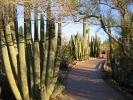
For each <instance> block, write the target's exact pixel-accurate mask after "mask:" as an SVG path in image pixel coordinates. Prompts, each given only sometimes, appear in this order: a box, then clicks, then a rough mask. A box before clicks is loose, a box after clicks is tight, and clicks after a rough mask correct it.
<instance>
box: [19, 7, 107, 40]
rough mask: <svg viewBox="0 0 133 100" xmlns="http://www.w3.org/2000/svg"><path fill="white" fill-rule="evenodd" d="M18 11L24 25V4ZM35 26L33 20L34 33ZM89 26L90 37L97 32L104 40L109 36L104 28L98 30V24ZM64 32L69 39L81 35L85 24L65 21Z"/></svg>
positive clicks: (20, 20) (21, 23)
mask: <svg viewBox="0 0 133 100" xmlns="http://www.w3.org/2000/svg"><path fill="white" fill-rule="evenodd" d="M17 11H18V26H24V15H23V11H24V8H23V7H22V6H18V7H17ZM33 16H34V14H33V13H31V19H32V20H34V17H33ZM33 28H34V22H33V21H32V33H34V30H33ZM88 28H89V29H90V32H89V35H90V37H91V36H95V34H97V35H98V36H99V37H100V38H101V40H102V41H104V40H106V39H107V38H108V36H107V35H106V33H105V32H104V31H103V30H102V29H101V30H99V31H98V32H97V30H98V29H99V28H98V27H97V26H91V25H90V26H89V27H88ZM56 30H57V29H56ZM62 32H63V33H62V35H63V37H65V38H66V39H67V40H69V39H70V37H71V35H74V34H76V33H77V32H78V33H80V34H81V35H82V34H83V24H82V23H78V24H74V23H70V24H67V23H64V24H63V25H62Z"/></svg>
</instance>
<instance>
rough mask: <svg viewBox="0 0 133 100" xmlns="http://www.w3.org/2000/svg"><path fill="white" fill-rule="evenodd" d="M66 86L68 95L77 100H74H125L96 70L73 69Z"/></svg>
mask: <svg viewBox="0 0 133 100" xmlns="http://www.w3.org/2000/svg"><path fill="white" fill-rule="evenodd" d="M100 64H101V63H98V65H100ZM98 65H97V66H96V68H98ZM65 86H66V94H67V95H68V96H72V97H74V98H76V99H74V100H125V99H124V96H121V95H120V94H119V93H118V92H117V91H115V90H114V89H113V88H111V87H110V86H108V85H107V84H106V83H105V82H104V80H102V78H101V75H100V73H99V71H98V70H97V69H94V68H92V69H91V70H84V69H79V68H73V69H72V70H71V71H70V72H69V74H68V77H67V80H66V82H65Z"/></svg>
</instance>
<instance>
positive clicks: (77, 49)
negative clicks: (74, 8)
mask: <svg viewBox="0 0 133 100" xmlns="http://www.w3.org/2000/svg"><path fill="white" fill-rule="evenodd" d="M83 22H84V23H83V36H80V35H79V33H77V34H76V35H75V36H71V39H70V41H69V44H70V52H71V54H72V55H73V58H74V60H84V59H87V58H88V56H89V53H90V48H89V29H88V30H87V29H86V24H85V22H86V19H84V20H83Z"/></svg>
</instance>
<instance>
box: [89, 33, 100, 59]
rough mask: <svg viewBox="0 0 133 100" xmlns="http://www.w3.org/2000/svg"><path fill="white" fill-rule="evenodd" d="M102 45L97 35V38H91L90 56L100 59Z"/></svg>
mask: <svg viewBox="0 0 133 100" xmlns="http://www.w3.org/2000/svg"><path fill="white" fill-rule="evenodd" d="M100 44H101V40H100V38H99V37H98V36H97V35H96V36H95V38H94V37H91V43H90V56H92V57H99V54H100Z"/></svg>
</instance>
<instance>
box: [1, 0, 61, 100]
mask: <svg viewBox="0 0 133 100" xmlns="http://www.w3.org/2000/svg"><path fill="white" fill-rule="evenodd" d="M13 1H14V0H4V1H3V0H1V1H0V16H2V17H0V45H1V52H2V61H3V64H4V66H3V67H4V69H5V73H6V77H7V79H8V81H9V84H10V87H11V90H12V92H13V94H14V96H15V98H16V100H49V99H50V97H51V95H52V93H53V92H54V91H55V90H54V89H55V86H56V87H57V78H58V76H59V74H58V73H59V66H60V50H61V33H62V31H61V27H62V25H61V23H59V24H58V36H57V37H56V33H55V21H54V18H52V16H51V13H50V12H51V7H50V3H51V1H50V0H48V4H49V6H48V9H47V12H48V14H47V26H46V34H45V32H44V16H43V15H42V14H41V18H40V19H41V21H40V26H39V25H38V11H37V9H36V8H37V7H35V8H34V39H33V38H32V35H31V20H30V13H31V12H30V7H29V6H30V0H29V2H24V12H25V13H24V29H23V27H22V26H21V27H19V31H17V30H18V29H16V28H17V26H18V25H17V20H16V17H15V18H14V15H15V13H16V12H14V9H16V5H15V4H13V5H12V3H10V2H13ZM3 9H4V10H3ZM3 12H4V13H3ZM59 20H60V22H61V18H59ZM39 27H40V29H41V30H40V32H39V31H38V28H39ZM23 30H24V31H23ZM39 36H40V37H39Z"/></svg>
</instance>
